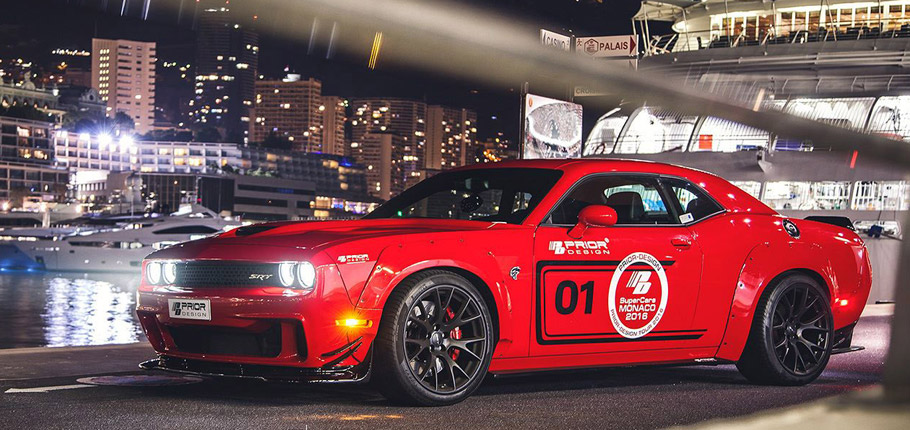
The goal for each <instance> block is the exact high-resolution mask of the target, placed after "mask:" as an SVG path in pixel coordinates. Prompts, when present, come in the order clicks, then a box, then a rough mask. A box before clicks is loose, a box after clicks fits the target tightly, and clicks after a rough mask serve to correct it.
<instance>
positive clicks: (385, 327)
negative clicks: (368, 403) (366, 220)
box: [372, 270, 495, 406]
mask: <svg viewBox="0 0 910 430" xmlns="http://www.w3.org/2000/svg"><path fill="white" fill-rule="evenodd" d="M492 321H493V319H492V317H491V313H490V310H489V309H488V307H487V303H486V301H484V299H483V297H482V296H481V295H480V293H479V292H478V290H477V288H476V287H475V286H474V285H473V284H471V283H470V282H469V281H468V280H467V279H465V278H464V277H462V276H459V275H457V274H454V273H452V272H448V271H442V270H430V271H426V272H421V273H419V274H417V275H415V276H413V277H411V278H409V279H407V280H406V281H404V282H403V283H402V285H400V286H398V287H397V288H396V289H395V291H393V292H392V294H391V296H390V297H389V299H388V301H387V303H386V306H385V308H384V311H383V316H382V322H381V323H380V327H379V333H378V334H377V338H376V340H375V341H374V351H375V360H374V363H373V373H372V374H373V380H374V382H376V383H377V388H378V389H379V390H380V391H381V392H382V393H383V394H384V395H385V396H386V397H388V398H389V399H391V400H393V401H395V402H398V403H405V404H417V405H426V406H438V405H449V404H453V403H457V402H460V401H462V400H464V399H465V398H467V397H468V396H469V395H470V394H471V393H472V392H473V391H474V390H476V389H477V387H479V386H480V383H481V382H482V381H483V379H484V377H485V376H486V373H487V369H488V368H489V366H490V359H491V357H492V355H493V347H494V341H495V332H494V329H493V325H492Z"/></svg>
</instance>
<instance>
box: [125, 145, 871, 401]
mask: <svg viewBox="0 0 910 430" xmlns="http://www.w3.org/2000/svg"><path fill="white" fill-rule="evenodd" d="M871 282H872V277H871V273H870V266H869V258H868V254H867V252H866V249H865V246H864V244H863V241H862V239H860V237H859V236H857V234H856V233H855V232H854V231H852V226H851V225H850V224H849V222H844V220H843V219H837V218H830V217H828V218H822V219H820V221H812V220H801V219H790V218H786V217H783V216H781V215H779V214H778V213H776V212H775V211H774V210H772V209H770V208H768V207H767V206H765V205H764V204H762V203H761V202H760V201H758V200H756V199H755V198H753V197H752V196H750V195H749V194H747V193H745V192H743V191H742V190H740V189H739V188H737V187H736V186H733V185H731V184H730V183H729V182H727V181H725V180H723V179H721V178H718V177H717V176H714V175H711V174H709V173H705V172H701V171H696V170H691V169H687V168H683V167H677V166H671V165H665V164H658V163H649V162H640V161H623V160H612V161H611V160H539V161H515V162H503V163H498V164H496V165H495V166H489V165H476V166H470V167H465V168H460V169H455V170H450V171H446V172H443V173H440V174H438V175H436V176H434V177H432V178H430V179H427V180H425V181H423V182H421V183H420V184H418V185H416V186H414V187H412V188H410V189H408V190H407V191H405V192H403V193H401V195H399V196H397V197H395V198H393V199H391V200H390V201H389V202H387V203H386V204H384V205H382V206H380V207H379V208H378V209H376V210H375V211H374V212H373V213H371V214H369V215H367V216H366V217H364V218H363V219H361V220H357V221H326V222H276V223H265V224H256V225H251V226H246V227H241V228H238V229H235V230H233V231H230V232H226V233H222V234H220V235H218V236H217V237H212V238H208V239H203V240H197V241H192V242H187V243H183V244H180V245H176V246H173V247H170V248H167V249H164V250H161V251H158V252H156V253H154V254H152V255H150V256H149V257H148V259H146V261H145V262H144V264H143V281H142V284H141V286H140V289H139V297H138V309H137V312H138V315H139V319H140V320H141V322H142V326H143V329H144V330H145V334H146V336H147V337H148V339H149V341H151V343H152V346H153V347H154V348H155V351H156V352H157V353H158V358H157V359H155V360H151V361H148V362H146V363H144V364H143V366H144V367H145V368H153V369H166V370H174V371H182V372H191V373H197V374H205V375H223V376H239V377H255V378H262V379H269V380H283V381H364V380H367V379H370V380H372V381H374V382H378V384H377V387H378V388H379V389H380V390H381V391H382V392H383V393H384V394H385V395H386V396H388V397H389V398H391V399H393V400H397V401H402V402H408V403H415V404H423V405H444V404H451V403H454V402H458V401H460V400H462V399H464V398H465V397H467V396H468V395H470V394H471V393H472V392H473V391H474V390H475V389H477V387H478V386H479V385H480V383H481V381H482V380H483V378H484V375H486V374H487V373H488V372H491V373H494V374H499V373H509V372H527V371H534V370H550V369H563V368H580V367H595V366H617V365H630V364H654V363H699V362H735V363H736V365H737V367H738V368H739V370H740V371H741V372H742V374H743V375H744V376H745V377H746V378H748V379H749V380H751V381H754V382H757V383H762V384H781V385H799V384H806V383H808V382H811V381H812V380H814V379H815V378H817V377H818V375H819V374H820V373H821V372H822V370H824V368H825V365H826V364H827V362H828V359H829V357H830V355H831V354H832V353H836V352H840V351H847V350H850V349H855V348H856V347H851V345H850V344H851V340H852V332H853V327H854V325H855V324H856V322H857V320H858V319H859V316H860V313H861V312H862V309H863V306H864V304H865V302H866V299H867V296H868V294H869V288H870V285H871Z"/></svg>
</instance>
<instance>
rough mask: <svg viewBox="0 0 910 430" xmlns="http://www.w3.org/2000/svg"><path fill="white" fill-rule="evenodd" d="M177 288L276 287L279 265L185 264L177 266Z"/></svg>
mask: <svg viewBox="0 0 910 430" xmlns="http://www.w3.org/2000/svg"><path fill="white" fill-rule="evenodd" d="M174 284H175V285H176V286H178V287H188V288H205V287H264V286H277V285H279V284H280V282H279V281H278V265H277V264H272V263H246V262H239V261H186V262H181V263H178V264H177V282H175V283H174Z"/></svg>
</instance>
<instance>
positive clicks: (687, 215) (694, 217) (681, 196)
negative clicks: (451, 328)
mask: <svg viewBox="0 0 910 430" xmlns="http://www.w3.org/2000/svg"><path fill="white" fill-rule="evenodd" d="M661 181H663V182H664V183H666V184H667V185H668V186H669V189H670V192H672V193H673V196H674V197H675V198H676V199H677V201H678V202H679V207H680V208H681V209H682V214H681V215H680V216H679V221H680V222H681V223H684V224H685V223H689V222H695V221H698V220H701V219H704V218H707V217H709V216H711V215H714V214H716V213H718V212H721V211H723V210H724V209H723V208H722V207H720V206H719V205H718V204H717V203H715V202H714V200H712V199H711V198H710V197H708V196H707V194H705V192H704V191H702V189H701V188H698V187H696V186H695V185H693V184H692V183H691V182H689V181H686V180H682V179H677V178H664V179H661Z"/></svg>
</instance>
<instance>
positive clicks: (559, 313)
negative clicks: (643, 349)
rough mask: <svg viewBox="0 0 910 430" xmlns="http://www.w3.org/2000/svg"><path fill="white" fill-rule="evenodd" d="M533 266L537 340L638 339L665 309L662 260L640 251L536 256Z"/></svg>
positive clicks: (607, 340)
mask: <svg viewBox="0 0 910 430" xmlns="http://www.w3.org/2000/svg"><path fill="white" fill-rule="evenodd" d="M667 264H673V262H672V261H670V262H667ZM537 270H538V272H537V274H538V279H537V304H538V308H537V318H536V321H537V323H536V324H537V338H538V342H539V343H541V344H560V343H589V342H597V343H600V342H615V341H622V340H634V339H638V338H641V337H643V336H645V335H647V334H648V333H650V332H651V331H653V330H654V329H655V327H657V325H658V324H659V323H660V320H661V318H662V317H663V316H664V312H665V311H666V307H667V298H668V293H669V291H668V283H667V274H666V272H665V271H664V265H663V264H661V262H660V261H659V260H657V258H655V257H654V256H652V255H650V254H648V253H645V252H635V253H632V254H629V255H628V256H626V258H624V259H623V260H621V261H597V262H594V261H584V262H573V261H550V262H541V263H540V265H539V266H538V269H537Z"/></svg>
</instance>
